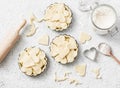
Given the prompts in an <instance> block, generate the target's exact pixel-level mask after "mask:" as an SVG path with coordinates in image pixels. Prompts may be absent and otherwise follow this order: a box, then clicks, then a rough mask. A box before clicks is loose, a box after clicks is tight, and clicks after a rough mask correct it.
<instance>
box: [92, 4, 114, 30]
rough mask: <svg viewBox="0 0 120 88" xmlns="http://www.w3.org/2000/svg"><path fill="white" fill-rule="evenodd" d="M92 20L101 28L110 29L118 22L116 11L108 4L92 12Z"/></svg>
mask: <svg viewBox="0 0 120 88" xmlns="http://www.w3.org/2000/svg"><path fill="white" fill-rule="evenodd" d="M92 21H93V24H94V25H95V26H97V27H98V28H100V29H108V28H110V27H112V26H113V25H114V24H115V22H116V12H115V11H114V9H113V8H111V7H110V6H107V5H101V6H99V7H97V8H96V9H95V10H94V11H93V13H92Z"/></svg>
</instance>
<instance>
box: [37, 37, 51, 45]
mask: <svg viewBox="0 0 120 88" xmlns="http://www.w3.org/2000/svg"><path fill="white" fill-rule="evenodd" d="M38 43H39V44H41V45H45V46H48V44H49V36H48V35H43V36H41V37H40V39H39V41H38Z"/></svg>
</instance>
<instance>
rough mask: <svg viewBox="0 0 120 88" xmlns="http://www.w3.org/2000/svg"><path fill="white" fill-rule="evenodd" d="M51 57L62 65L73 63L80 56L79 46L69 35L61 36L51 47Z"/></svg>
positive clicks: (54, 40)
mask: <svg viewBox="0 0 120 88" xmlns="http://www.w3.org/2000/svg"><path fill="white" fill-rule="evenodd" d="M50 53H51V56H52V57H53V58H54V59H55V60H56V61H57V62H60V63H62V64H66V63H70V62H73V61H74V59H75V57H76V56H77V54H78V45H77V42H76V41H75V39H74V38H73V37H71V36H69V35H60V36H57V37H56V38H55V39H53V41H52V43H51V45H50Z"/></svg>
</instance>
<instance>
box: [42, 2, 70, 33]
mask: <svg viewBox="0 0 120 88" xmlns="http://www.w3.org/2000/svg"><path fill="white" fill-rule="evenodd" d="M44 20H45V21H46V24H47V25H48V27H49V28H50V29H52V30H55V31H62V30H64V29H67V28H68V26H69V25H70V23H71V21H72V13H71V10H70V9H69V8H68V6H66V5H65V4H64V3H54V4H52V5H50V6H49V7H48V8H47V9H46V11H45V15H44Z"/></svg>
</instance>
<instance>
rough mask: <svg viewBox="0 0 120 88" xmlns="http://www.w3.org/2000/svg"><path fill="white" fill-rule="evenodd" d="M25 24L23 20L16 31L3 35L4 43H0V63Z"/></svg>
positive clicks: (17, 38)
mask: <svg viewBox="0 0 120 88" xmlns="http://www.w3.org/2000/svg"><path fill="white" fill-rule="evenodd" d="M25 24H26V20H23V22H22V24H21V25H20V26H19V27H18V28H17V29H16V30H10V31H8V32H7V33H6V34H5V36H4V37H3V38H4V41H0V63H1V62H2V61H3V60H4V58H5V57H6V56H7V54H8V53H9V51H10V50H11V49H12V48H13V46H14V45H15V43H16V42H17V41H18V40H19V38H20V35H19V32H20V30H21V29H22V28H23V27H24V26H25Z"/></svg>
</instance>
